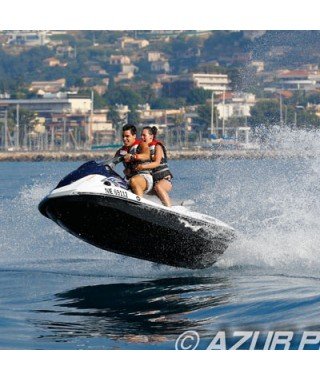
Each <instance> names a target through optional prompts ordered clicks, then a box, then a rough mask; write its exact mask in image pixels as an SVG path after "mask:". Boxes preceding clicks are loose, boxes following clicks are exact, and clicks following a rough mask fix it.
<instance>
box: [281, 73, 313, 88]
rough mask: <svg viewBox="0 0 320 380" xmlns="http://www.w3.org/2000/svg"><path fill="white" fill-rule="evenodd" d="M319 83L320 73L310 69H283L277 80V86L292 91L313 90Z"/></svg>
mask: <svg viewBox="0 0 320 380" xmlns="http://www.w3.org/2000/svg"><path fill="white" fill-rule="evenodd" d="M319 84H320V74H319V73H316V74H315V73H314V71H312V73H310V71H309V70H281V71H279V72H278V74H277V78H276V82H275V86H276V87H277V88H280V89H283V90H291V91H299V90H304V91H313V90H315V89H317V87H319Z"/></svg>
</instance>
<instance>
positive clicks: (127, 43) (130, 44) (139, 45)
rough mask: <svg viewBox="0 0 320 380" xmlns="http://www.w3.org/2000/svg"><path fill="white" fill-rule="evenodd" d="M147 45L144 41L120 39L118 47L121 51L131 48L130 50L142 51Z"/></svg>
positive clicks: (129, 38) (127, 38)
mask: <svg viewBox="0 0 320 380" xmlns="http://www.w3.org/2000/svg"><path fill="white" fill-rule="evenodd" d="M148 45H149V41H148V40H144V39H141V40H140V39H135V38H131V37H122V38H120V47H121V48H122V49H126V48H132V49H143V48H145V47H147V46H148Z"/></svg>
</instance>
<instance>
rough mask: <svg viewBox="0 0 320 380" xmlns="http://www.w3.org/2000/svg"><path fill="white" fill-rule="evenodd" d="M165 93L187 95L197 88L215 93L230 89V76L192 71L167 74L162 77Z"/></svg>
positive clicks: (169, 95)
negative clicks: (189, 72)
mask: <svg viewBox="0 0 320 380" xmlns="http://www.w3.org/2000/svg"><path fill="white" fill-rule="evenodd" d="M160 81H161V83H162V85H163V90H162V91H163V95H164V96H168V97H185V96H187V95H188V93H189V92H190V91H191V90H193V89H195V88H203V89H204V90H208V91H212V92H214V93H215V94H222V93H223V92H224V91H228V90H229V83H230V81H229V78H228V75H225V74H205V73H192V74H187V75H181V76H166V77H163V78H162V79H160Z"/></svg>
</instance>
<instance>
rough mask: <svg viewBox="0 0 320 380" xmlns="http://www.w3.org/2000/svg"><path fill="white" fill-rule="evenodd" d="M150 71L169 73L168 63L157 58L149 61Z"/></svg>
mask: <svg viewBox="0 0 320 380" xmlns="http://www.w3.org/2000/svg"><path fill="white" fill-rule="evenodd" d="M150 68H151V71H152V72H154V73H169V72H170V64H169V62H168V61H167V60H159V61H152V62H151V67H150Z"/></svg>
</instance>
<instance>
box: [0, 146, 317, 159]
mask: <svg viewBox="0 0 320 380" xmlns="http://www.w3.org/2000/svg"><path fill="white" fill-rule="evenodd" d="M115 152H116V149H115V150H108V151H99V152H97V151H89V150H88V151H36V152H0V162H23V161H27V162H28V161H31V162H37V161H38V162H40V161H89V160H108V159H111V158H112V157H113V156H114V154H115ZM314 156H315V152H308V151H297V150H246V149H243V150H209V149H207V150H191V149H190V150H179V151H175V150H173V151H171V152H168V159H170V160H183V159H242V158H247V159H260V158H296V157H314Z"/></svg>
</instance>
